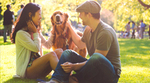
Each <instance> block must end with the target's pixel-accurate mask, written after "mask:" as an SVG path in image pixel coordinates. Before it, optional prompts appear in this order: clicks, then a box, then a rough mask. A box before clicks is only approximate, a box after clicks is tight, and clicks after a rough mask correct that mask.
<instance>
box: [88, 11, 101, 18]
mask: <svg viewBox="0 0 150 83" xmlns="http://www.w3.org/2000/svg"><path fill="white" fill-rule="evenodd" d="M85 14H88V12H85ZM91 14H92V16H93V18H95V19H100V13H91Z"/></svg>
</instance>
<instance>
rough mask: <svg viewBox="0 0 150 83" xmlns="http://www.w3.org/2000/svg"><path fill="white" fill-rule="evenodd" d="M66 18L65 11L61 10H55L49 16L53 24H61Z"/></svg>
mask: <svg viewBox="0 0 150 83" xmlns="http://www.w3.org/2000/svg"><path fill="white" fill-rule="evenodd" d="M67 18H68V15H67V14H66V13H63V12H61V11H55V12H54V13H53V15H52V16H51V22H52V24H53V25H57V26H59V25H62V24H63V23H64V22H65V21H66V19H67Z"/></svg>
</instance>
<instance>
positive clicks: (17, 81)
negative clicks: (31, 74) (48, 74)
mask: <svg viewBox="0 0 150 83" xmlns="http://www.w3.org/2000/svg"><path fill="white" fill-rule="evenodd" d="M38 80H44V81H49V80H50V79H48V78H40V79H38ZM38 80H37V79H21V78H12V79H9V80H7V81H4V82H3V83H37V82H39V81H38Z"/></svg>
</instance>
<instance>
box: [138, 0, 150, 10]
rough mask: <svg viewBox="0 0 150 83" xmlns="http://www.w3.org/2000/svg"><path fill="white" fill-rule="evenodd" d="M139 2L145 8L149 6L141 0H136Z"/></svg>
mask: <svg viewBox="0 0 150 83" xmlns="http://www.w3.org/2000/svg"><path fill="white" fill-rule="evenodd" d="M138 1H139V3H140V4H141V5H142V6H144V7H145V8H146V9H148V8H150V5H147V4H145V3H144V2H142V0H138Z"/></svg>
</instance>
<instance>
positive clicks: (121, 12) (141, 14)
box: [102, 0, 150, 30]
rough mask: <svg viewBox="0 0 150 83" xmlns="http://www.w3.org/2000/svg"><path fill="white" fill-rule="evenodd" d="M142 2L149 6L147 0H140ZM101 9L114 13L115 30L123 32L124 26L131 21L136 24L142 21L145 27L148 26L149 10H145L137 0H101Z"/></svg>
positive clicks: (149, 3)
mask: <svg viewBox="0 0 150 83" xmlns="http://www.w3.org/2000/svg"><path fill="white" fill-rule="evenodd" d="M140 1H141V0H140ZM142 2H143V3H146V4H147V5H150V2H149V0H142ZM102 8H106V9H108V10H111V11H112V12H113V13H114V16H115V20H114V28H115V29H116V30H125V28H124V27H125V25H126V24H127V23H128V21H131V20H133V21H135V22H136V23H138V22H139V21H140V20H143V21H144V23H146V24H147V25H148V24H150V8H149V9H145V7H144V6H142V5H141V4H140V3H139V2H138V0H103V2H102Z"/></svg>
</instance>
